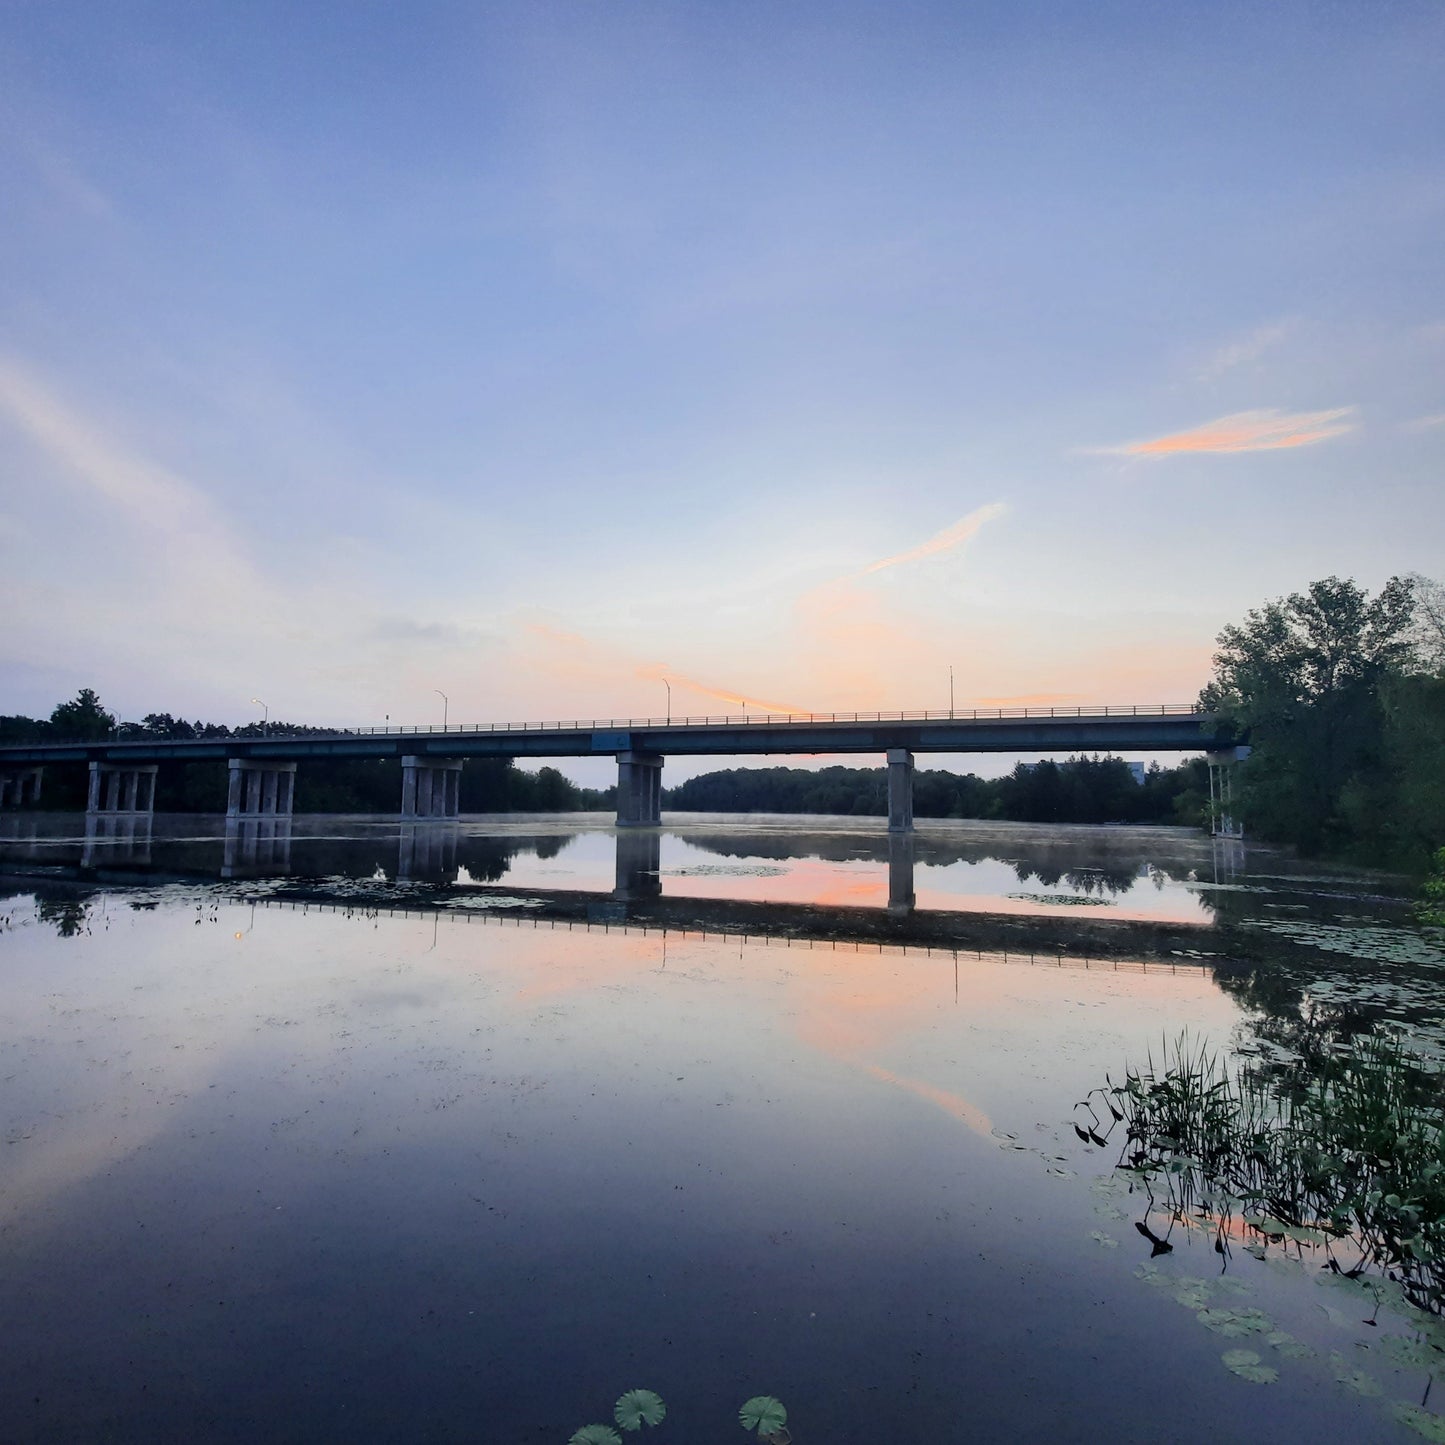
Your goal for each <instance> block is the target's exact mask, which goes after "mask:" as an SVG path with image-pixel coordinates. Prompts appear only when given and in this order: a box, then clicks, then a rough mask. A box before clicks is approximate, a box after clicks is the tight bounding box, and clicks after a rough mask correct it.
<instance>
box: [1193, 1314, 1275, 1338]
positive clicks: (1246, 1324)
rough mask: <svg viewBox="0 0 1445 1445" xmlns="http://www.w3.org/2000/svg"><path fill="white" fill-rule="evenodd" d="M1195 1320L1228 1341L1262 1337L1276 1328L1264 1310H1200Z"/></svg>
mask: <svg viewBox="0 0 1445 1445" xmlns="http://www.w3.org/2000/svg"><path fill="white" fill-rule="evenodd" d="M1195 1319H1197V1320H1198V1321H1199V1323H1200V1324H1202V1325H1205V1326H1207V1327H1208V1328H1209V1329H1211V1330H1213V1331H1214V1333H1215V1334H1217V1335H1223V1336H1224V1337H1225V1339H1227V1340H1237V1339H1242V1338H1243V1337H1244V1336H1245V1335H1261V1334H1264V1333H1265V1332H1266V1331H1268V1330H1271V1329H1273V1328H1274V1321H1273V1320H1272V1319H1270V1317H1269V1316H1268V1315H1267V1314H1265V1312H1264V1311H1263V1310H1256V1309H1247V1310H1215V1309H1206V1310H1200V1311H1199V1313H1198V1314H1197V1315H1195Z"/></svg>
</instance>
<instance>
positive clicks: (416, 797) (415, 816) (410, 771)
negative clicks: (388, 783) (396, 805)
mask: <svg viewBox="0 0 1445 1445" xmlns="http://www.w3.org/2000/svg"><path fill="white" fill-rule="evenodd" d="M461 801H462V759H461V758H421V757H414V756H407V757H404V758H403V759H402V760H401V816H402V817H403V818H404V819H406V820H408V821H420V820H422V819H435V818H455V817H456V816H457V815H458V813H459V812H460V811H461Z"/></svg>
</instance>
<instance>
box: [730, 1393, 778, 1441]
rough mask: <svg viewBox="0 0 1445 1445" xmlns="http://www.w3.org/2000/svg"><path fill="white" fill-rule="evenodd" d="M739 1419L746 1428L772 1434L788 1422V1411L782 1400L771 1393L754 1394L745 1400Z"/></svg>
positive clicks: (763, 1433)
mask: <svg viewBox="0 0 1445 1445" xmlns="http://www.w3.org/2000/svg"><path fill="white" fill-rule="evenodd" d="M738 1419H739V1421H741V1422H742V1427H743V1429H744V1430H756V1431H757V1432H758V1434H759V1435H771V1434H772V1433H773V1432H774V1431H776V1430H781V1429H782V1428H783V1426H784V1425H786V1424H787V1423H788V1412H787V1410H786V1409H785V1408H784V1407H783V1402H782V1401H781V1400H775V1399H774V1398H773V1397H772V1396H771V1395H754V1396H753V1398H752V1399H751V1400H745V1401H744V1402H743V1406H742V1409H740V1410H739V1411H738Z"/></svg>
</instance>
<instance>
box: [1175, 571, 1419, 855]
mask: <svg viewBox="0 0 1445 1445" xmlns="http://www.w3.org/2000/svg"><path fill="white" fill-rule="evenodd" d="M1217 641H1218V647H1219V650H1218V652H1216V653H1215V656H1214V674H1213V677H1212V679H1211V680H1210V682H1209V684H1208V686H1206V687H1205V689H1204V691H1203V692H1202V693H1201V694H1200V701H1201V703H1203V705H1204V706H1205V707H1207V708H1210V709H1211V710H1213V711H1215V712H1217V713H1219V714H1220V715H1221V716H1223V717H1224V718H1225V719H1227V720H1228V721H1229V722H1230V723H1232V724H1233V726H1234V728H1235V730H1236V734H1237V736H1239V737H1240V738H1241V739H1243V740H1247V742H1248V743H1249V745H1250V747H1251V749H1252V751H1251V753H1250V754H1249V756H1248V757H1247V758H1246V759H1245V760H1244V761H1243V763H1241V764H1240V766H1239V770H1238V784H1237V787H1236V789H1235V812H1236V814H1238V815H1239V816H1240V817H1241V818H1242V819H1243V821H1244V824H1245V826H1246V828H1247V829H1248V830H1249V831H1250V832H1251V833H1253V834H1254V835H1255V836H1258V837H1263V838H1266V839H1270V840H1273V841H1277V842H1281V843H1290V844H1293V845H1294V846H1295V847H1296V848H1298V849H1299V851H1300V852H1302V853H1306V854H1324V855H1335V856H1341V857H1349V858H1354V859H1357V860H1359V861H1362V862H1369V863H1379V864H1393V865H1396V866H1400V867H1405V868H1408V869H1412V870H1423V869H1424V868H1425V867H1426V866H1427V864H1428V862H1429V860H1430V858H1431V855H1432V853H1434V852H1435V851H1436V850H1438V849H1439V848H1440V847H1441V846H1442V845H1445V588H1442V587H1441V585H1440V584H1439V583H1438V582H1434V581H1431V580H1430V579H1429V578H1426V577H1421V576H1418V575H1411V576H1405V577H1392V578H1391V579H1390V580H1389V581H1388V582H1387V583H1386V584H1385V585H1384V587H1382V588H1381V589H1380V591H1379V592H1378V593H1377V594H1376V595H1375V596H1374V597H1371V596H1370V595H1369V594H1368V593H1367V592H1366V591H1365V590H1364V589H1363V588H1361V587H1360V586H1359V585H1358V584H1357V583H1355V582H1354V581H1353V580H1352V579H1346V580H1343V581H1342V580H1341V579H1340V578H1338V577H1326V578H1324V579H1323V580H1321V581H1318V582H1314V583H1311V584H1310V586H1309V587H1308V588H1306V590H1305V591H1303V592H1296V593H1292V594H1290V595H1289V596H1288V597H1281V598H1277V599H1276V600H1274V601H1272V602H1268V603H1266V604H1265V605H1264V606H1263V607H1261V608H1258V609H1256V610H1254V611H1251V612H1249V613H1248V614H1246V616H1245V619H1244V621H1243V622H1242V623H1240V624H1238V625H1236V626H1229V627H1226V628H1225V629H1224V630H1223V631H1222V632H1221V633H1220V634H1219V637H1218V639H1217Z"/></svg>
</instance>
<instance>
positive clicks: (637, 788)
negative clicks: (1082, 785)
mask: <svg viewBox="0 0 1445 1445" xmlns="http://www.w3.org/2000/svg"><path fill="white" fill-rule="evenodd" d="M1234 742H1235V739H1234V738H1233V737H1232V736H1231V735H1229V733H1228V731H1227V729H1226V728H1225V727H1224V726H1223V725H1221V723H1220V722H1219V720H1218V719H1217V718H1215V717H1214V716H1213V715H1212V714H1209V713H1206V712H1203V711H1201V710H1200V709H1199V708H1197V707H1195V706H1193V705H1191V704H1187V703H1163V704H1157V703H1156V704H1138V705H1135V704H1126V705H1123V706H1120V705H1111V706H1098V707H1048V708H1022V707H1020V708H991V709H982V708H977V709H966V710H965V709H959V710H957V711H951V712H877V713H863V712H852V713H850V712H839V713H806V714H799V713H792V714H783V713H748V714H743V715H741V716H721V717H684V718H671V717H666V718H620V719H619V718H610V719H591V720H586V721H584V720H577V719H574V720H572V721H569V722H536V723H482V724H469V725H460V726H452V727H450V728H445V729H442V728H437V729H428V728H354V729H348V730H337V731H326V732H317V733H308V734H288V735H286V736H284V737H268V736H264V735H262V736H249V737H228V738H195V739H189V738H187V739H173V738H143V739H142V738H136V739H116V740H111V741H90V742H86V741H76V742H64V741H58V740H57V741H46V742H40V743H32V744H27V745H23V746H10V747H3V748H0V803H3V801H4V800H5V799H6V798H7V797H9V796H12V795H13V796H15V797H16V799H17V801H18V800H20V799H21V797H22V796H23V789H24V786H25V785H24V784H23V783H21V782H20V781H19V780H20V779H21V778H22V777H23V778H24V779H26V780H28V781H29V783H30V786H31V789H32V800H34V799H38V797H39V793H40V774H39V772H38V770H39V769H42V768H44V767H45V766H46V765H56V764H67V763H68V764H85V765H88V767H89V768H90V774H91V784H90V795H89V805H88V811H89V812H97V813H105V812H111V813H123V812H148V811H150V810H151V809H152V808H153V806H154V795H155V788H154V777H155V771H156V767H157V765H158V764H160V763H163V762H190V763H194V762H201V761H204V760H207V759H215V760H216V761H223V760H224V761H225V762H226V764H227V767H228V770H229V775H230V787H229V792H228V799H227V816H228V817H232V818H237V817H267V816H272V817H274V816H277V815H288V814H290V812H291V811H292V797H293V792H294V781H295V774H296V769H297V767H298V765H301V764H304V763H306V762H308V761H316V760H320V759H328V758H345V759H392V758H394V759H399V760H400V762H401V765H402V810H401V815H402V817H403V818H404V819H406V820H408V821H424V820H435V819H446V818H455V817H456V816H457V809H458V802H459V793H460V789H459V779H460V772H461V768H462V765H463V763H464V762H465V761H466V759H468V758H473V757H490V758H498V757H505V758H576V757H598V756H610V757H614V758H616V760H617V822H618V825H619V826H621V827H655V826H656V825H657V824H658V822H659V821H660V819H661V808H662V767H663V763H664V760H665V759H666V758H668V757H708V756H714V757H729V756H758V755H766V756H778V755H788V754H794V755H798V754H806V755H816V754H849V753H875V754H876V753H882V754H884V755H885V757H886V758H887V766H888V826H889V828H890V830H892V831H894V832H908V831H910V830H911V829H912V827H913V768H914V758H915V755H916V754H918V753H1044V752H1062V753H1093V752H1111V753H1118V752H1195V753H1197V752H1203V753H1208V754H1209V755H1210V759H1211V763H1216V762H1218V763H1223V762H1224V761H1227V760H1228V759H1229V758H1232V757H1233V755H1234V753H1235V752H1236V751H1237V750H1236V749H1235V748H1234Z"/></svg>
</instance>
